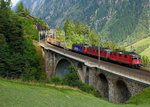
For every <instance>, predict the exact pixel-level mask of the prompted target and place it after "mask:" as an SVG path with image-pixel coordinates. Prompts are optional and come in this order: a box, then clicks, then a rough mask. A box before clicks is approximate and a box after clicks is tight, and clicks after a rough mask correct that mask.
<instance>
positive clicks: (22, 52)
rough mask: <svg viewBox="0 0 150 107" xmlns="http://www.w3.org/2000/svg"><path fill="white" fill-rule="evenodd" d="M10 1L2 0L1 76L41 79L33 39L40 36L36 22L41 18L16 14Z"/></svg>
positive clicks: (0, 15) (0, 16) (0, 20)
mask: <svg viewBox="0 0 150 107" xmlns="http://www.w3.org/2000/svg"><path fill="white" fill-rule="evenodd" d="M9 5H10V1H9V0H1V1H0V13H1V14H0V43H1V45H0V59H1V60H0V77H7V78H20V77H21V78H23V80H40V79H43V78H44V75H43V74H42V73H41V67H40V64H39V57H38V55H37V54H36V50H35V48H34V46H33V43H32V40H33V38H36V37H37V36H38V33H37V31H36V29H35V28H34V26H33V25H34V24H35V23H37V21H38V20H39V19H35V20H34V19H30V18H25V17H21V16H18V15H16V14H15V13H14V12H12V11H11V10H10V8H9V7H10V6H9Z"/></svg>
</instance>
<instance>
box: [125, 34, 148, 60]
mask: <svg viewBox="0 0 150 107" xmlns="http://www.w3.org/2000/svg"><path fill="white" fill-rule="evenodd" d="M132 47H133V49H134V50H135V51H136V52H137V53H139V54H141V55H146V56H149V57H150V37H147V38H144V39H142V40H140V41H138V42H136V43H134V44H133V45H132ZM126 49H127V50H130V46H128V47H127V48H126Z"/></svg>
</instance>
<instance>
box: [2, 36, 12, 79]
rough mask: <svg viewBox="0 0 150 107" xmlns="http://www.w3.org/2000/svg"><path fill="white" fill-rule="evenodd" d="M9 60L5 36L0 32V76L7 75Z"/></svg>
mask: <svg viewBox="0 0 150 107" xmlns="http://www.w3.org/2000/svg"><path fill="white" fill-rule="evenodd" d="M9 62H10V53H9V48H8V45H7V42H6V38H5V36H4V35H3V34H0V76H1V77H8V72H9V70H8V68H9Z"/></svg>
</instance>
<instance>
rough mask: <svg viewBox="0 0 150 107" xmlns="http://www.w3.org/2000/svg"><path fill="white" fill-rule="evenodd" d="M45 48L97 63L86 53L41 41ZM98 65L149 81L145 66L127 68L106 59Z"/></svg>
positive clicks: (149, 75)
mask: <svg viewBox="0 0 150 107" xmlns="http://www.w3.org/2000/svg"><path fill="white" fill-rule="evenodd" d="M43 44H44V45H45V46H46V47H47V48H48V47H50V48H52V49H54V50H57V51H60V52H62V53H64V54H68V55H71V56H74V57H78V58H80V59H82V60H85V61H86V62H89V63H91V64H93V65H98V59H96V58H92V57H89V56H86V55H82V54H79V53H75V52H72V51H69V50H64V49H62V48H59V47H56V46H53V45H51V44H47V43H46V44H45V43H43ZM100 66H103V67H105V68H109V69H111V70H113V71H115V72H116V73H121V74H124V75H127V76H131V77H134V78H137V79H140V80H144V81H147V82H150V70H148V69H145V68H143V67H142V68H140V69H133V68H129V67H127V66H122V65H119V64H115V63H111V62H107V61H103V60H100Z"/></svg>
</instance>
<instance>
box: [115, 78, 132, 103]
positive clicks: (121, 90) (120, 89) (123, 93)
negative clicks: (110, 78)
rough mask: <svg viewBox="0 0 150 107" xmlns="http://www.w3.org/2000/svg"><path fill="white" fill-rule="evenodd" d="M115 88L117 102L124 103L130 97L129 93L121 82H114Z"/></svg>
mask: <svg viewBox="0 0 150 107" xmlns="http://www.w3.org/2000/svg"><path fill="white" fill-rule="evenodd" d="M116 87H117V100H118V101H117V102H118V103H124V102H125V101H127V100H128V99H129V98H130V97H131V93H130V91H129V89H128V87H127V85H126V83H125V82H124V81H123V80H118V81H117V82H116Z"/></svg>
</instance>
